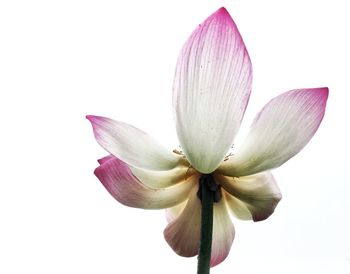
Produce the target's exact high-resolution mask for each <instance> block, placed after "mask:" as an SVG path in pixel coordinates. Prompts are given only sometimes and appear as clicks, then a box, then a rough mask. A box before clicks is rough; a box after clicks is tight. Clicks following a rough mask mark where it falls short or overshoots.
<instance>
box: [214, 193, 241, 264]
mask: <svg viewBox="0 0 350 274" xmlns="http://www.w3.org/2000/svg"><path fill="white" fill-rule="evenodd" d="M234 237H235V228H234V226H233V224H232V221H231V218H230V215H229V214H228V212H227V208H226V203H225V201H224V200H221V201H220V202H219V203H214V226H213V241H212V251H211V260H210V266H211V267H213V266H216V265H218V264H219V263H221V262H222V261H223V260H225V259H226V257H227V255H228V254H229V252H230V249H231V246H232V242H233V239H234Z"/></svg>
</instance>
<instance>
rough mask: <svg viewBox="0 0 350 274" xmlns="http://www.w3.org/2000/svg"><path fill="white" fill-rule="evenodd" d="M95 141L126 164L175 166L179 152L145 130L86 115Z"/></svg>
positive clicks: (158, 167) (144, 166)
mask: <svg viewBox="0 0 350 274" xmlns="http://www.w3.org/2000/svg"><path fill="white" fill-rule="evenodd" d="M86 118H87V119H88V120H89V121H90V122H91V124H92V127H93V130H94V134H95V138H96V140H97V142H98V143H99V144H100V145H101V146H102V147H103V148H104V149H106V150H107V151H108V152H109V153H111V154H113V155H114V156H116V157H118V158H120V159H121V160H122V161H123V162H125V163H127V164H128V165H131V166H135V167H139V168H145V169H150V170H168V169H172V168H174V167H175V166H176V165H177V164H178V162H179V160H180V159H181V156H180V155H177V154H175V153H172V152H170V151H168V150H167V149H166V148H164V147H162V146H161V145H160V144H159V143H158V142H157V141H156V140H154V139H153V138H152V137H150V136H149V135H147V134H146V133H145V132H143V131H141V130H139V129H137V128H135V127H133V126H131V125H128V124H125V123H122V122H118V121H114V120H112V119H109V118H105V117H100V116H91V115H89V116H86Z"/></svg>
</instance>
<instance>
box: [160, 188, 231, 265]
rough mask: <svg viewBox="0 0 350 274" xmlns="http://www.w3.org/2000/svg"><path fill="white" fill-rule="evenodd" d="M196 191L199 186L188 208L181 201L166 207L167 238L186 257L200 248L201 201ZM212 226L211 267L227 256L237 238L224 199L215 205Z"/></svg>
mask: <svg viewBox="0 0 350 274" xmlns="http://www.w3.org/2000/svg"><path fill="white" fill-rule="evenodd" d="M196 193H197V188H194V189H193V190H192V192H191V195H190V198H189V200H188V202H187V204H186V206H185V207H184V205H183V204H181V205H178V206H176V207H173V208H171V209H168V210H167V217H168V221H170V223H169V224H168V226H167V227H166V229H165V230H164V236H165V239H166V241H167V242H168V244H169V245H170V246H171V248H172V249H173V250H174V251H175V252H176V253H177V254H179V255H180V256H184V257H192V256H195V255H197V254H198V249H199V240H200V214H201V204H200V200H199V199H198V197H197V195H196ZM213 225H214V226H213V243H212V254H211V262H210V264H211V266H215V265H217V264H219V263H221V262H222V261H223V260H224V259H225V258H226V257H227V255H228V253H229V251H230V248H231V245H232V242H233V238H234V227H233V224H232V222H231V219H230V216H229V214H228V212H227V209H226V204H225V202H224V201H221V202H219V203H215V204H214V224H213Z"/></svg>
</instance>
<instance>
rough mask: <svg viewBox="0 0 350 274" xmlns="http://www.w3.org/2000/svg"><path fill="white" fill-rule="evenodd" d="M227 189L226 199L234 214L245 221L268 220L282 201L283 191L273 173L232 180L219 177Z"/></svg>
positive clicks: (219, 181) (219, 180) (218, 179)
mask: <svg viewBox="0 0 350 274" xmlns="http://www.w3.org/2000/svg"><path fill="white" fill-rule="evenodd" d="M216 180H217V182H218V183H220V184H221V185H222V187H223V188H224V189H225V191H226V194H225V199H226V202H227V204H228V206H229V208H230V209H231V210H232V212H233V214H234V215H235V216H236V217H238V218H240V219H243V220H252V219H253V220H254V221H256V222H257V221H262V220H265V219H266V218H268V217H269V216H270V215H271V214H272V213H273V212H274V210H275V208H276V206H277V204H278V202H279V201H280V200H281V198H282V195H281V191H280V189H279V188H278V186H277V183H276V181H275V178H274V177H273V175H272V173H271V172H268V171H267V172H263V173H259V174H255V175H251V176H245V177H239V178H232V177H226V176H222V175H219V176H218V175H217V178H216Z"/></svg>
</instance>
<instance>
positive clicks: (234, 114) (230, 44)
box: [173, 8, 252, 173]
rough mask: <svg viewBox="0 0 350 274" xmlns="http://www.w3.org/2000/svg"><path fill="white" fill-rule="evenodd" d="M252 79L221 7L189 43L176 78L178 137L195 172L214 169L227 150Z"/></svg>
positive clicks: (239, 41) (231, 24)
mask: <svg viewBox="0 0 350 274" xmlns="http://www.w3.org/2000/svg"><path fill="white" fill-rule="evenodd" d="M251 81H252V68H251V62H250V59H249V56H248V53H247V50H246V48H245V45H244V43H243V40H242V37H241V35H240V33H239V31H238V29H237V27H236V25H235V23H234V22H233V20H232V18H231V17H230V15H229V14H228V12H227V11H226V10H225V9H224V8H221V9H219V10H218V11H217V12H215V13H214V14H213V15H211V16H210V17H209V18H208V19H207V20H205V21H204V22H203V23H202V24H201V25H199V27H198V28H197V29H196V30H195V31H194V32H193V33H192V35H191V36H190V38H189V39H188V40H187V42H186V44H185V45H184V47H183V49H182V51H181V53H180V57H179V59H178V64H177V68H176V73H175V80H174V88H173V110H174V115H175V123H176V130H177V135H178V137H179V140H180V143H181V146H182V149H183V150H184V152H185V154H186V156H187V158H188V160H189V162H190V163H191V164H192V166H193V167H194V168H195V169H197V170H198V171H200V172H202V173H211V172H212V171H214V170H215V169H216V168H217V166H218V165H219V163H220V162H221V161H222V159H223V158H224V156H225V154H226V153H227V151H228V149H229V148H230V146H231V144H232V142H233V139H234V136H235V135H236V133H237V131H238V128H239V126H240V124H241V120H242V117H243V115H244V112H245V109H246V106H247V103H248V100H249V96H250V91H251Z"/></svg>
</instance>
